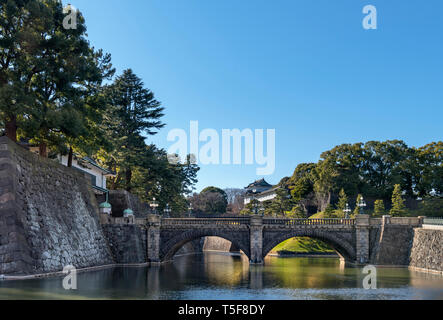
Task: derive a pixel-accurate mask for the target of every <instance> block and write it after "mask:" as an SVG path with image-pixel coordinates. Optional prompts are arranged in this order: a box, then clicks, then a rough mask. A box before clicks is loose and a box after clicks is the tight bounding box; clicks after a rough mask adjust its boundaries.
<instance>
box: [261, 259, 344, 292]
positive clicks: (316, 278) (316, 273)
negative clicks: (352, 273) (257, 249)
mask: <svg viewBox="0 0 443 320" xmlns="http://www.w3.org/2000/svg"><path fill="white" fill-rule="evenodd" d="M265 264H267V265H266V273H265V276H264V285H265V286H267V287H275V286H277V287H283V288H333V287H335V288H340V287H343V282H345V281H346V277H343V275H344V273H345V270H344V269H342V268H340V259H338V258H275V257H269V258H267V259H266V262H265Z"/></svg>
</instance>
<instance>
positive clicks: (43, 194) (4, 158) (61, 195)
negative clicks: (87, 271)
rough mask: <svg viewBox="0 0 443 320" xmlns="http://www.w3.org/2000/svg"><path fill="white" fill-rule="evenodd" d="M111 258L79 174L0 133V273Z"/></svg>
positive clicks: (85, 182) (83, 264) (42, 270)
mask: <svg viewBox="0 0 443 320" xmlns="http://www.w3.org/2000/svg"><path fill="white" fill-rule="evenodd" d="M111 263H113V259H112V255H111V251H110V250H109V247H108V245H107V241H106V238H105V237H104V234H103V230H102V228H101V226H100V223H99V220H98V208H97V202H96V200H95V197H94V194H93V191H92V188H91V186H90V183H89V182H88V180H87V178H86V176H85V175H83V174H82V173H80V172H77V171H76V170H73V169H71V168H67V167H64V166H62V165H60V164H58V163H56V162H55V161H52V160H50V159H44V158H41V157H39V156H38V155H35V154H32V153H30V152H29V151H27V150H25V149H23V148H21V147H20V146H18V145H16V144H15V143H13V142H12V141H11V140H9V139H8V138H6V137H1V138H0V274H5V275H28V274H38V273H49V272H56V271H61V270H62V269H63V268H64V267H65V266H66V265H74V266H75V267H77V268H85V267H91V266H96V265H105V264H111Z"/></svg>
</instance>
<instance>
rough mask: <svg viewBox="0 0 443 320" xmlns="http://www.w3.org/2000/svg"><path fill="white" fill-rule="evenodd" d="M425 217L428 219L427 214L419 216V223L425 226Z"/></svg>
mask: <svg viewBox="0 0 443 320" xmlns="http://www.w3.org/2000/svg"><path fill="white" fill-rule="evenodd" d="M425 219H426V217H425V216H419V217H418V225H419V226H420V227H423V224H424V223H425Z"/></svg>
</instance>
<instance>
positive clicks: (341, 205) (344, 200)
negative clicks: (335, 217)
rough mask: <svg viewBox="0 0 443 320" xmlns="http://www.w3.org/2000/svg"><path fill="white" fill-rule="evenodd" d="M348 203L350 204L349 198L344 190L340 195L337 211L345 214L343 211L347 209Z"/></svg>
mask: <svg viewBox="0 0 443 320" xmlns="http://www.w3.org/2000/svg"><path fill="white" fill-rule="evenodd" d="M347 203H348V196H347V195H346V193H345V190H344V189H343V188H342V189H341V190H340V193H339V198H338V204H337V210H341V211H342V212H343V210H345V208H346V204H347Z"/></svg>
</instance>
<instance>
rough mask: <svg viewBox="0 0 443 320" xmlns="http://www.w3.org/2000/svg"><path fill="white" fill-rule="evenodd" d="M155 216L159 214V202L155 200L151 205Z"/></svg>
mask: <svg viewBox="0 0 443 320" xmlns="http://www.w3.org/2000/svg"><path fill="white" fill-rule="evenodd" d="M149 206H150V207H151V209H152V211H154V214H157V208H158V202H157V201H155V198H153V199H152V202H151V203H150V204H149Z"/></svg>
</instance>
